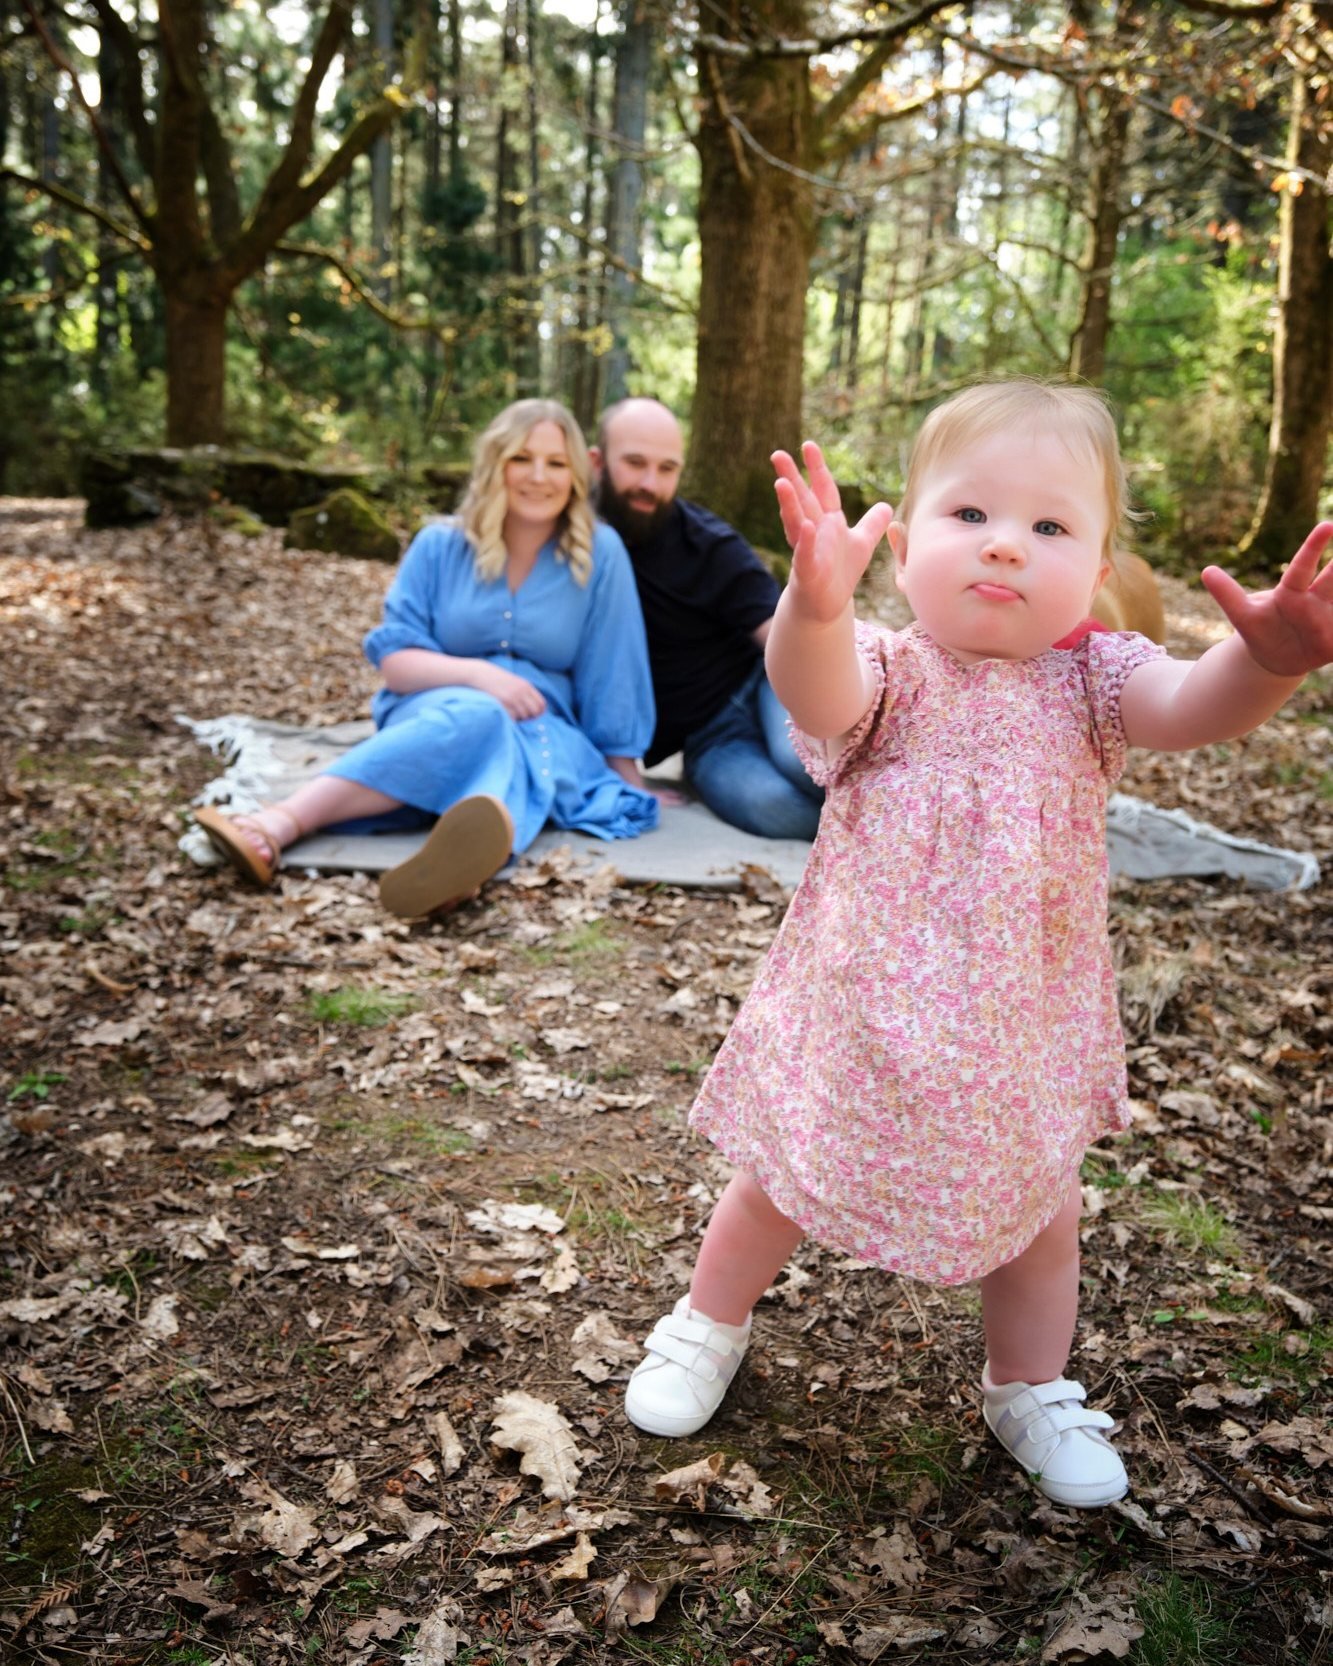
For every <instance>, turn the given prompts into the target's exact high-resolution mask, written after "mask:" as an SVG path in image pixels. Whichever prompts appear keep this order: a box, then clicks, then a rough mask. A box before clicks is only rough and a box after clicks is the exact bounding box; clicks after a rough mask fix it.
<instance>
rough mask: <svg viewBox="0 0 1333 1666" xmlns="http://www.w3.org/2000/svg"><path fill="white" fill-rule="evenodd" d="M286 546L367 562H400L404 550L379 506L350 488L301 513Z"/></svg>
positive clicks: (294, 520) (295, 518)
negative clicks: (320, 551) (399, 558)
mask: <svg viewBox="0 0 1333 1666" xmlns="http://www.w3.org/2000/svg"><path fill="white" fill-rule="evenodd" d="M283 543H284V544H285V545H286V546H287V548H288V549H289V550H290V549H295V550H327V551H329V552H330V553H331V554H333V555H352V556H357V557H359V558H360V559H361V560H363V561H397V559H398V557H399V554H400V553H401V549H402V546H401V544H400V543H399V540H398V534H397V533H396V532H395V531H394V530H393V528H392V527H391V526H390V525H389V523H388V521H386V520H385V518H384V516H383V515H381V514H380V512H379V510H378V509H377V508H376V507H375V505H374V504H373V503H371V501H370V500H369V498H366V497H363V496H362V495H361V493H360V492H357V491H353V490H352V488H351V487H350V486H348V487H344V488H343V489H342V490H341V491H338V492H334V493H333V494H332V496H330V497H327V498H325V500H324V501H323V503H316V504H313V505H312V506H311V507H310V508H309V509H299V510H297V512H296V514H294V515H293V516H292V518H291V520H290V522H289V523H288V526H287V536H286V537H285V538H284V539H283Z"/></svg>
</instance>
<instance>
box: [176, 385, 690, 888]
mask: <svg viewBox="0 0 1333 1666" xmlns="http://www.w3.org/2000/svg"><path fill="white" fill-rule="evenodd" d="M588 490H589V467H588V453H587V449H586V447H585V445H584V441H583V436H582V434H581V433H580V432H579V429H578V425H577V424H576V423H575V421H574V419H573V417H572V416H571V415H570V413H569V412H568V411H567V410H565V408H564V406H563V405H559V404H557V403H556V402H555V401H554V400H549V399H523V400H520V401H518V403H517V404H514V405H510V406H509V407H508V409H506V410H504V411H502V412H501V413H500V415H499V416H498V417H496V419H495V420H494V421H493V422H492V423H491V425H490V427H489V428H487V430H486V432H485V433H484V434H483V435H482V436H481V438H480V440H479V441H478V442H477V449H476V455H475V458H474V463H473V470H472V476H471V480H470V481H469V484H468V488H467V492H466V494H465V496H464V498H463V502H462V504H461V505H460V507H459V512H458V515H457V517H456V518H455V519H452V520H448V521H440V522H436V523H434V524H432V525H430V526H427V527H426V528H425V529H424V530H423V531H422V532H420V533H419V534H418V535H417V537H416V538H415V539H414V540H413V541H412V544H411V547H410V548H409V549H408V551H407V554H406V555H405V556H404V557H403V561H402V564H401V566H400V567H399V569H398V572H397V574H396V576H395V578H394V581H393V584H392V585H391V586H390V589H389V593H388V596H387V597H386V598H385V603H384V620H383V623H382V624H380V625H379V626H378V627H377V628H376V629H375V630H373V631H371V632H370V634H369V635H368V636H367V637H366V640H365V651H366V656H367V658H368V659H369V660H370V661H371V663H372V664H373V665H375V666H377V667H378V668H379V670H380V672H381V674H382V675H383V678H384V686H383V688H381V689H380V691H379V693H378V694H376V696H375V700H374V705H373V707H372V710H373V713H374V717H375V728H376V733H375V734H374V735H372V736H371V737H370V739H369V740H366V741H363V742H362V743H361V744H360V745H359V746H354V747H353V748H352V749H351V751H350V752H347V753H345V754H344V756H343V757H342V758H341V759H340V760H339V761H338V763H336V764H335V765H334V766H333V767H332V768H331V769H329V770H328V771H327V772H326V773H324V774H323V775H319V776H317V777H316V778H315V779H314V780H313V781H310V782H308V783H307V784H306V785H305V786H303V787H300V788H298V789H297V791H296V792H294V793H292V794H291V796H290V797H288V798H285V799H283V800H282V801H281V802H280V803H274V804H266V805H264V806H262V807H261V808H260V809H258V810H256V811H255V812H254V813H253V814H251V815H237V816H225V815H223V814H221V812H219V811H217V810H215V809H212V808H204V809H200V810H197V811H196V812H195V820H196V821H197V822H198V823H199V825H200V826H201V827H202V828H203V829H204V831H205V832H206V833H207V834H208V837H209V839H210V840H211V841H212V843H213V844H214V846H215V847H216V848H217V849H218V851H220V853H221V854H222V855H223V856H224V857H225V858H226V860H227V861H228V862H230V863H231V864H232V866H233V867H235V868H236V869H238V870H239V871H240V872H241V873H243V874H245V875H246V876H247V877H248V878H250V879H253V880H255V881H257V882H258V883H259V884H261V885H268V884H271V883H272V880H273V876H274V873H275V872H276V870H277V868H278V866H279V863H280V859H281V853H282V849H283V847H284V846H285V845H289V844H292V843H293V842H294V841H295V840H297V839H300V838H302V837H304V836H305V835H306V834H308V833H313V832H314V831H315V829H316V828H320V827H328V826H330V825H331V824H334V823H338V822H347V821H357V822H364V821H365V820H366V819H367V818H370V819H372V820H380V821H383V820H386V819H389V818H395V819H396V820H397V821H398V823H399V824H401V818H402V817H403V815H404V807H409V808H410V810H415V811H416V812H418V813H422V812H424V813H425V814H426V815H427V816H435V817H438V818H439V819H438V820H437V821H436V822H435V825H434V827H433V828H432V830H431V833H430V835H429V837H428V838H427V840H426V843H425V845H424V846H423V848H422V850H421V851H420V852H419V853H418V854H417V855H416V856H414V857H413V858H412V859H411V860H410V861H408V862H404V863H403V864H402V865H401V866H400V867H397V868H394V869H393V870H391V871H390V872H389V873H386V874H385V875H384V877H383V879H382V880H381V881H380V896H381V898H382V899H383V901H384V904H385V906H386V907H387V908H389V909H391V910H392V911H393V912H394V913H395V914H400V915H402V916H404V917H405V918H412V917H415V916H417V915H421V914H428V913H430V912H431V911H432V910H434V909H436V908H441V907H444V906H446V905H447V904H449V903H452V902H456V901H457V900H458V899H459V898H461V897H465V896H468V895H470V894H471V893H472V892H473V891H475V890H476V889H477V887H478V886H479V885H481V884H482V883H483V882H484V881H485V880H487V879H489V878H490V877H491V875H492V874H494V873H495V872H497V871H498V869H500V868H502V867H503V866H504V864H505V863H506V862H507V861H508V860H509V856H510V853H511V852H518V851H522V850H525V849H526V848H527V847H528V845H530V844H531V843H532V841H533V839H535V838H536V836H537V834H538V833H539V832H540V831H541V828H542V826H543V824H544V823H545V822H547V821H552V822H554V823H555V825H556V826H557V827H564V828H570V829H572V830H575V831H578V832H580V833H593V834H596V835H597V836H598V837H599V838H603V839H629V838H633V837H634V836H635V835H636V834H639V833H643V832H646V831H647V830H648V829H649V828H652V827H655V826H656V825H657V801H656V799H655V798H654V797H653V796H652V795H651V794H650V793H647V792H645V791H643V790H642V789H641V788H640V787H639V786H637V785H636V784H635V783H636V782H637V781H638V780H639V779H640V777H639V772H638V759H639V757H640V756H641V754H642V753H643V751H644V749H645V748H646V746H647V745H648V743H649V740H650V739H651V737H652V733H653V723H654V712H653V696H652V684H651V681H650V679H649V674H648V651H647V646H646V644H645V640H644V632H643V618H642V615H641V613H640V611H639V601H638V593H637V591H636V590H635V586H634V575H633V571H632V569H631V567H630V563H629V557H628V556H627V555H626V553H625V548H624V545H623V544H622V543H621V541H620V539H619V537H618V536H617V535H616V533H614V532H613V531H612V530H611V529H610V528H609V527H607V526H603V525H602V524H600V523H599V522H597V521H595V520H594V518H593V514H592V510H591V508H590V507H589V502H588Z"/></svg>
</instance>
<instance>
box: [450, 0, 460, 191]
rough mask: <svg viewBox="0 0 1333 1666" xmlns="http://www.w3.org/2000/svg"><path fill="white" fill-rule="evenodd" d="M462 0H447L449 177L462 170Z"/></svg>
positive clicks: (457, 174)
mask: <svg viewBox="0 0 1333 1666" xmlns="http://www.w3.org/2000/svg"><path fill="white" fill-rule="evenodd" d="M462 105H463V0H449V178H450V179H451V180H456V179H458V178H459V177H460V176H461V175H462V172H463V115H462Z"/></svg>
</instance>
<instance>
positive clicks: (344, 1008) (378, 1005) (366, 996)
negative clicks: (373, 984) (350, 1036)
mask: <svg viewBox="0 0 1333 1666" xmlns="http://www.w3.org/2000/svg"><path fill="white" fill-rule="evenodd" d="M416 1004H417V1002H416V996H415V995H395V994H393V993H392V992H391V991H389V990H387V989H356V988H353V987H352V986H350V985H345V986H343V987H342V988H339V989H325V990H321V991H319V992H318V993H316V994H313V995H311V996H310V998H309V1001H308V1003H307V1005H308V1006H309V1010H310V1015H311V1017H312V1018H316V1019H318V1020H319V1022H320V1023H321V1024H362V1025H366V1026H368V1027H373V1026H374V1025H377V1024H387V1023H388V1021H389V1020H390V1019H391V1018H399V1017H401V1016H402V1014H403V1013H405V1012H410V1011H411V1010H412V1008H413V1007H414V1006H415V1005H416Z"/></svg>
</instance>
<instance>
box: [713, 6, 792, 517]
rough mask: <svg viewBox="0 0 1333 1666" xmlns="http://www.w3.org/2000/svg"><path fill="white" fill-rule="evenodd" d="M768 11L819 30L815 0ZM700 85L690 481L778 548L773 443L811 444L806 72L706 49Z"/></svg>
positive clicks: (774, 22) (787, 28)
mask: <svg viewBox="0 0 1333 1666" xmlns="http://www.w3.org/2000/svg"><path fill="white" fill-rule="evenodd" d="M762 11H763V18H762V21H763V23H764V26H765V27H766V28H768V29H771V30H772V31H773V32H774V33H775V34H777V35H780V36H783V37H785V38H787V39H793V40H800V39H802V38H803V37H804V36H806V35H807V34H808V33H809V29H810V15H809V9H808V6H807V4H806V0H770V3H769V4H767V5H765V6H764V7H763V8H762ZM699 79H700V90H701V93H702V96H703V100H704V106H703V111H702V115H701V119H700V123H699V131H698V135H697V139H696V143H697V144H698V147H699V158H700V163H701V172H700V193H699V241H700V246H701V278H700V286H699V329H698V356H697V371H696V376H695V384H694V404H693V410H692V423H691V432H690V451H689V458H688V462H687V467H686V475H687V481H688V485H689V490H690V492H691V494H692V495H693V496H696V497H698V498H699V499H700V500H701V501H702V502H704V503H706V504H707V505H708V507H709V508H710V509H712V510H714V511H715V512H716V513H717V514H719V515H721V516H722V517H723V518H724V519H725V520H728V521H730V522H731V523H732V525H733V526H736V527H738V528H739V529H740V530H741V531H742V532H744V533H745V534H746V535H747V536H748V537H750V538H751V539H753V540H755V541H756V542H759V543H761V544H764V545H776V543H777V541H778V539H779V537H780V532H779V522H778V518H777V512H776V509H775V500H774V497H773V469H772V465H771V464H770V462H769V460H768V459H769V455H770V453H771V452H772V451H773V449H774V447H775V446H782V447H784V448H785V449H787V450H789V451H790V450H794V449H795V448H796V446H797V445H798V444H799V442H800V439H801V381H802V374H803V371H804V349H805V302H806V290H807V289H808V287H809V281H810V261H811V256H812V254H813V252H814V245H815V233H816V217H815V211H814V202H813V192H812V189H811V185H810V181H809V178H808V177H807V176H808V174H809V172H810V171H811V164H812V163H813V162H814V161H815V160H816V159H815V157H814V156H813V155H812V150H813V145H814V111H813V107H812V98H811V91H810V64H809V61H808V59H805V58H800V57H795V56H793V57H789V58H777V59H773V58H760V57H754V58H746V59H723V58H721V57H714V56H712V55H711V54H709V53H707V52H701V53H700V60H699ZM740 111H743V112H744V113H745V120H744V125H745V127H746V133H742V132H741V130H740V128H739V127H738V126H737V124H736V123H737V117H736V114H735V113H736V112H740ZM747 133H748V138H747V136H746V134H747Z"/></svg>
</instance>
